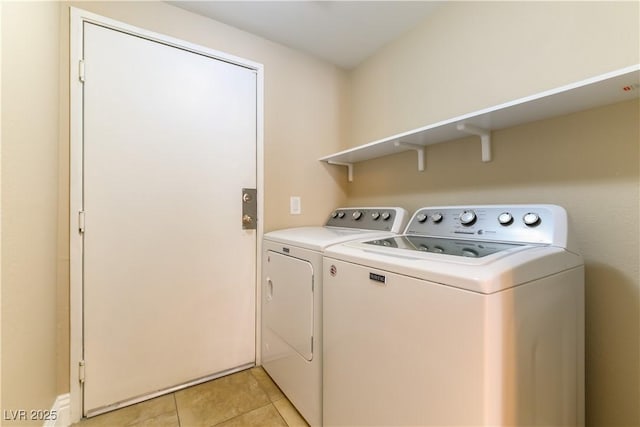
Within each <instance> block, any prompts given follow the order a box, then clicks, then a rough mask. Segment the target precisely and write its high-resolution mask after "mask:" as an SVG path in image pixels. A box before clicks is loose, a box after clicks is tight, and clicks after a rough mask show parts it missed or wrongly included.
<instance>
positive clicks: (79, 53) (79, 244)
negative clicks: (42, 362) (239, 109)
mask: <svg viewBox="0 0 640 427" xmlns="http://www.w3.org/2000/svg"><path fill="white" fill-rule="evenodd" d="M69 9H70V28H69V40H70V51H69V71H70V72H69V98H70V99H69V101H70V125H69V126H70V129H69V132H70V135H69V138H70V141H69V145H70V153H69V154H70V158H69V169H70V171H69V173H70V177H69V180H70V182H69V192H70V194H69V261H70V266H69V274H70V283H69V300H70V301H69V304H70V308H69V322H70V342H69V347H70V348H69V355H70V358H69V359H70V360H69V363H70V365H69V366H70V369H69V372H70V375H69V376H70V378H69V380H70V381H69V384H70V421H71V423H74V422H77V421H79V420H80V419H81V418H82V416H83V394H82V385H81V383H80V362H81V361H82V359H83V340H84V330H83V297H84V296H83V250H84V248H83V240H84V239H83V236H82V234H81V233H80V232H79V221H80V218H79V212H80V211H82V209H83V191H84V190H83V126H84V123H83V84H82V82H81V81H80V60H81V59H82V58H83V51H84V46H83V25H84V23H85V22H89V23H93V24H97V25H100V26H103V27H106V28H109V29H112V30H116V31H120V32H124V33H127V34H130V35H133V36H137V37H142V38H145V39H147V40H151V41H154V42H158V43H162V44H165V45H168V46H172V47H176V48H179V49H182V50H186V51H190V52H193V53H197V54H200V55H204V56H207V57H210V58H213V59H217V60H221V61H225V62H228V63H231V64H234V65H238V66H241V67H244V68H248V69H251V70H254V71H255V72H256V77H257V79H256V85H257V87H256V186H257V190H258V197H257V204H258V215H257V229H256V253H255V257H256V258H255V260H256V266H255V270H256V277H255V292H256V308H255V309H256V347H255V348H256V364H259V363H260V339H261V337H260V327H259V326H260V325H259V322H260V304H259V301H260V300H261V299H260V298H261V296H260V277H261V274H262V273H261V268H262V263H261V262H260V260H261V253H262V234H263V231H264V221H263V217H264V66H263V65H262V64H259V63H257V62H254V61H250V60H247V59H244V58H240V57H237V56H233V55H229V54H227V53H224V52H220V51H217V50H214V49H210V48H207V47H204V46H200V45H197V44H193V43H190V42H187V41H184V40H180V39H176V38H173V37H169V36H166V35H163V34H159V33H156V32H153V31H148V30H145V29H141V28H138V27H135V26H132V25H129V24H125V23H123V22H119V21H116V20H113V19H110V18H106V17H104V16H100V15H97V14H95V13H91V12H87V11H85V10H82V9H79V8H75V7H70V8H69ZM239 190H240V189H238V196H240V191H239ZM238 200H240V199H239V198H238ZM238 224H240V218H238Z"/></svg>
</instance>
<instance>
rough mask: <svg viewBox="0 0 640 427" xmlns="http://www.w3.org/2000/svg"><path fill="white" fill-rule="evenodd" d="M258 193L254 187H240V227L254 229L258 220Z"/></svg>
mask: <svg viewBox="0 0 640 427" xmlns="http://www.w3.org/2000/svg"><path fill="white" fill-rule="evenodd" d="M257 196H258V193H257V190H256V189H255V188H243V189H242V229H243V230H255V229H256V228H257V222H258V219H257V218H258V200H257V199H258V197H257Z"/></svg>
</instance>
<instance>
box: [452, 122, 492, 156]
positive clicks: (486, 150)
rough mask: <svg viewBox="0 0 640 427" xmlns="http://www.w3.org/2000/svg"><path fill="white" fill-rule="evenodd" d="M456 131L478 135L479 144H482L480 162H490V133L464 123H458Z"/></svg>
mask: <svg viewBox="0 0 640 427" xmlns="http://www.w3.org/2000/svg"><path fill="white" fill-rule="evenodd" d="M457 128H458V130H459V131H461V132H466V133H469V134H472V135H478V136H479V137H480V143H481V144H482V161H483V162H490V161H491V131H489V130H487V129H483V128H481V127H478V126H474V125H468V124H466V123H458V126H457Z"/></svg>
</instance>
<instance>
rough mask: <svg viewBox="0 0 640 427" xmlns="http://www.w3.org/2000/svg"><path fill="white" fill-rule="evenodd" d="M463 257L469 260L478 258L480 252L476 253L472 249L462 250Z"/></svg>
mask: <svg viewBox="0 0 640 427" xmlns="http://www.w3.org/2000/svg"><path fill="white" fill-rule="evenodd" d="M462 256H466V257H469V258H477V257H478V251H476V250H475V249H471V248H462Z"/></svg>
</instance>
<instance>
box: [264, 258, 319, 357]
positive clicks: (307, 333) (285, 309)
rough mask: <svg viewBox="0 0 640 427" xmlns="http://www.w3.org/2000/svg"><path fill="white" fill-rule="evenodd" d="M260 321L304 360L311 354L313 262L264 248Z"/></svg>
mask: <svg viewBox="0 0 640 427" xmlns="http://www.w3.org/2000/svg"><path fill="white" fill-rule="evenodd" d="M267 257H268V261H267V262H266V263H265V269H266V271H265V273H266V274H265V281H264V283H263V289H262V292H263V301H264V304H263V310H264V312H263V320H262V321H263V322H264V323H265V325H264V326H266V327H268V328H269V329H271V331H272V332H273V333H275V334H277V335H278V336H279V337H280V338H281V339H282V340H283V341H285V342H286V343H287V344H288V345H289V346H291V348H293V349H294V350H295V351H296V352H298V353H299V354H300V355H301V356H302V357H304V358H305V359H306V360H311V359H312V358H313V266H312V265H311V263H309V262H308V261H304V260H301V259H298V258H294V257H291V256H287V255H282V254H280V253H278V252H273V251H267Z"/></svg>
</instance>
